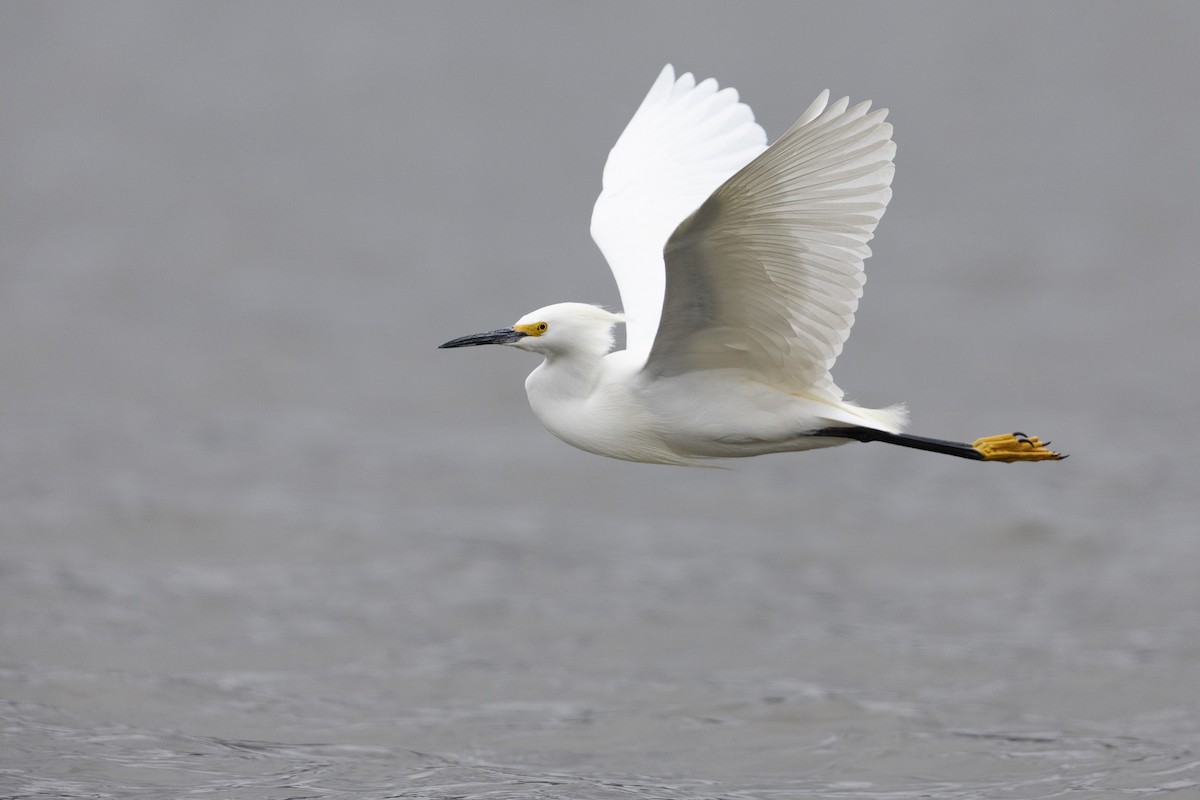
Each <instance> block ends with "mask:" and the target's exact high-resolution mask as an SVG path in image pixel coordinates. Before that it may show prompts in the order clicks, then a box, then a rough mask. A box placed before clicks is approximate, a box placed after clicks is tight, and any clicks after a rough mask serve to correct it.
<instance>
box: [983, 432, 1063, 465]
mask: <svg viewBox="0 0 1200 800" xmlns="http://www.w3.org/2000/svg"><path fill="white" fill-rule="evenodd" d="M1048 444H1050V443H1049V442H1043V441H1042V440H1041V439H1039V438H1038V437H1036V436H1026V435H1025V434H1023V433H1006V434H1004V435H1003V436H985V437H984V438H982V439H976V440H975V441H973V442H971V447H974V448H975V450H976V451H977V452H978V453H979V454H980V455H981V456H983V460H984V461H1010V462H1011V461H1061V460H1062V459H1064V458H1066V456H1064V455H1063V454H1062V453H1056V452H1054V451H1053V450H1047V449H1046V445H1048Z"/></svg>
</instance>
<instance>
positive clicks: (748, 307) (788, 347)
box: [645, 92, 896, 400]
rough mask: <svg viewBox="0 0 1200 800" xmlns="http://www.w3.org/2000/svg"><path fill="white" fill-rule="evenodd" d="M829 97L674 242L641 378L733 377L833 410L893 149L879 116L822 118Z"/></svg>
mask: <svg viewBox="0 0 1200 800" xmlns="http://www.w3.org/2000/svg"><path fill="white" fill-rule="evenodd" d="M828 97H829V93H828V92H822V93H821V96H820V97H818V98H817V100H816V101H815V102H814V103H813V104H812V105H811V106H810V107H809V109H808V110H807V111H806V112H805V113H804V115H803V116H802V117H801V118H800V120H799V121H798V122H797V123H796V124H795V125H793V126H792V128H791V130H789V131H788V132H787V133H786V134H784V135H783V137H782V138H781V139H779V141H777V142H775V143H774V144H773V145H771V147H770V148H769V149H768V150H767V151H766V152H764V153H763V154H762V155H760V156H758V157H757V158H756V159H754V161H752V162H751V163H749V164H748V165H746V167H745V168H743V169H742V170H741V171H739V172H738V173H737V174H736V175H734V176H733V177H731V178H730V179H729V180H727V181H726V182H725V183H724V184H722V185H721V187H720V188H719V189H717V190H716V191H715V192H714V193H713V195H712V196H711V197H709V198H708V200H706V201H705V203H704V204H703V205H702V206H701V207H700V208H699V209H697V210H696V212H695V213H694V214H692V215H691V216H690V217H688V218H687V220H685V221H684V222H683V223H682V224H681V225H680V226H679V228H678V229H677V230H676V231H675V232H674V233H673V234H672V235H671V237H670V241H669V242H668V243H667V247H666V252H665V256H666V295H665V301H664V306H663V313H662V321H661V323H660V324H659V328H658V334H657V337H656V338H655V340H654V346H653V349H652V350H651V352H650V356H649V358H648V360H647V362H646V367H645V368H646V370H648V371H650V372H651V373H653V374H656V375H671V374H678V373H682V372H688V371H692V370H705V369H736V370H741V371H743V372H745V373H747V374H749V375H751V376H752V377H754V378H755V379H756V380H761V381H764V382H767V383H770V384H771V385H774V386H778V387H779V388H781V389H786V390H788V391H796V392H799V391H809V392H815V393H817V394H824V395H826V396H832V397H833V398H834V399H838V400H840V399H841V397H842V392H841V390H840V389H838V387H837V386H836V385H835V384H834V383H833V380H832V379H831V378H830V376H829V369H830V368H831V367H832V366H833V362H834V361H835V360H836V359H837V357H838V354H839V353H841V351H842V345H843V343H845V341H846V338H847V337H848V336H849V335H850V326H851V325H853V324H854V312H855V310H856V309H857V307H858V299H859V297H861V296H862V287H863V283H864V281H865V280H866V278H865V275H864V274H863V259H865V258H867V257H868V256H869V255H870V254H871V250H870V248H869V247H867V241H869V240H870V239H871V237H872V232H873V231H874V230H875V226H876V224H878V222H879V218H880V217H882V216H883V212H884V209H885V208H886V207H887V203H888V200H890V199H891V195H892V190H891V188H890V187H891V182H892V174H893V173H894V171H895V167H894V166H893V164H892V157H893V156H894V154H895V152H896V145H895V143H893V142H892V139H891V135H892V126H891V125H890V124H888V123H886V122H884V117H885V116H886V114H887V111H886V110H879V111H874V112H870V113H868V109H869V107H870V103H861V104H859V105H856V106H854V107H853V108H849V109H848V108H847V106H848V105H849V101H848V100H847V99H846V98H843V99H841V100H839V101H837V102H836V103H834V104H833V105H830V106H829V107H828V108H826V103H827V101H828Z"/></svg>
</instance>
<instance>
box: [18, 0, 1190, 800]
mask: <svg viewBox="0 0 1200 800" xmlns="http://www.w3.org/2000/svg"><path fill="white" fill-rule="evenodd" d="M1197 41H1200V11H1197V8H1196V7H1195V6H1194V5H1193V4H1188V3H1153V4H1145V5H1141V4H1139V5H1133V4H1119V3H1111V4H1110V3H1058V4H1053V5H1044V4H1024V3H1009V4H1003V5H998V6H994V7H993V6H984V5H961V4H902V5H899V4H897V5H893V4H886V5H885V4H858V3H850V4H820V5H809V4H770V3H756V4H753V5H747V4H728V5H719V6H718V5H708V4H703V5H679V4H674V3H659V4H654V5H652V6H643V5H640V4H639V5H633V4H628V5H626V4H617V5H608V4H604V5H601V4H596V5H595V6H584V5H573V4H572V5H568V4H557V3H553V4H552V3H544V4H538V3H509V4H486V5H485V4H458V3H405V4H371V3H363V4H359V3H355V4H336V5H333V4H329V5H324V4H322V5H316V4H307V3H300V4H297V3H288V4H283V3H262V4H253V5H244V4H219V3H182V4H155V3H94V4H66V3H9V4H6V5H4V6H2V7H0V153H2V155H0V164H2V165H3V178H2V179H0V225H2V234H0V508H2V509H3V514H2V515H0V797H4V798H18V797H20V798H26V797H36V798H52V797H72V798H74V797H100V798H139V797H145V798H177V797H178V798H183V797H214V798H239V799H241V798H246V799H247V800H249V799H250V798H255V799H256V800H257V799H260V798H261V799H266V798H271V799H275V798H279V799H280V800H282V798H302V797H303V798H343V797H345V798H350V797H353V798H387V797H405V798H443V797H460V798H489V800H491V799H493V798H510V797H511V798H527V797H543V798H585V799H590V800H601V799H605V798H624V797H635V798H884V799H886V800H892V799H899V798H938V799H942V800H947V799H950V798H954V799H955V800H959V799H962V798H1057V797H1070V798H1073V799H1074V798H1108V797H1145V796H1164V797H1166V796H1169V797H1172V798H1175V797H1179V798H1195V797H1200V580H1197V571H1198V565H1200V533H1198V532H1197V525H1196V518H1197V515H1198V513H1200V497H1198V493H1197V489H1196V478H1195V465H1194V460H1195V459H1194V450H1195V444H1194V443H1195V442H1196V441H1197V434H1198V433H1200V431H1198V430H1197V425H1196V422H1195V419H1196V414H1195V409H1196V397H1197V395H1198V394H1200V356H1198V355H1197V352H1198V351H1197V348H1196V341H1197V333H1198V332H1200V325H1198V324H1197V321H1196V309H1195V306H1196V302H1195V300H1196V297H1197V291H1198V289H1200V279H1198V278H1197V275H1198V274H1200V273H1198V270H1197V268H1196V267H1197V264H1196V255H1195V254H1196V252H1197V248H1196V244H1197V242H1196V226H1195V220H1196V219H1197V218H1198V217H1200V213H1198V212H1200V208H1198V205H1200V201H1198V199H1197V198H1198V195H1197V193H1196V186H1197V185H1200V160H1198V159H1197V158H1196V156H1195V131H1196V130H1197V128H1198V125H1197V123H1198V122H1200V114H1198V109H1197V100H1196V98H1197V96H1200V92H1198V91H1197V90H1198V89H1200V86H1198V85H1197V84H1198V79H1197V76H1198V75H1200V69H1198V68H1197V67H1198V64H1197V56H1196V47H1195V43H1196V42H1197ZM667 61H672V62H673V63H674V64H675V65H676V66H677V67H678V68H679V69H680V70H695V71H697V72H699V73H701V74H703V75H714V76H716V77H717V78H718V79H720V80H721V81H722V82H723V83H726V84H730V85H734V86H737V87H738V88H739V89H740V90H741V93H742V96H743V97H744V98H745V99H746V100H747V101H748V102H749V103H751V104H752V105H753V107H754V108H755V109H756V111H757V113H758V116H759V119H760V121H762V122H763V124H764V125H765V127H766V128H767V131H768V133H769V134H772V135H778V134H779V133H781V132H782V131H783V130H785V129H786V126H787V125H789V124H790V123H791V122H792V121H793V119H794V117H795V116H796V115H797V114H799V113H800V112H801V111H802V110H803V109H804V108H805V107H806V106H807V104H808V102H809V101H810V100H811V98H812V97H813V96H815V95H816V93H817V92H819V91H820V90H821V89H822V88H825V87H826V86H828V87H829V88H830V89H831V90H833V92H834V94H835V95H839V94H841V93H848V94H850V95H851V96H852V97H853V98H855V99H858V98H864V97H870V98H873V99H874V100H876V101H877V102H878V103H879V104H880V105H886V106H888V107H890V108H891V109H892V114H891V116H890V119H891V120H892V122H893V123H894V124H895V126H896V139H897V142H898V144H899V152H898V155H897V169H898V171H897V177H896V182H895V191H896V194H895V199H894V201H893V203H892V205H891V208H890V209H889V211H888V214H887V216H886V217H885V218H884V220H883V222H882V224H881V225H880V227H879V230H878V232H877V238H876V240H875V241H874V242H872V247H873V249H874V251H875V256H874V257H873V258H872V259H871V260H870V261H869V262H868V265H867V266H868V273H869V275H870V282H869V284H868V286H867V293H866V297H865V299H864V301H863V304H862V306H861V308H860V314H859V321H858V323H857V325H856V328H855V334H854V336H853V337H852V338H851V340H850V342H849V344H848V346H847V349H846V352H845V354H844V355H843V357H842V358H841V360H840V361H839V363H838V368H837V372H836V374H837V377H838V382H839V383H840V384H841V385H842V386H844V387H846V388H847V390H848V392H849V394H850V395H851V396H852V397H853V398H855V399H857V400H859V401H861V402H863V403H864V404H867V405H885V404H888V403H892V402H897V401H904V402H907V403H908V404H909V406H910V408H911V410H912V416H913V430H914V432H916V433H921V434H926V435H931V436H940V437H945V438H962V439H970V438H973V437H975V436H980V435H985V434H994V433H1000V432H1005V431H1009V430H1014V429H1023V430H1028V431H1029V432H1031V433H1036V434H1038V435H1040V436H1042V437H1043V438H1051V439H1053V440H1054V441H1055V444H1056V446H1060V447H1061V448H1062V449H1064V450H1066V451H1068V452H1071V453H1072V458H1071V459H1069V460H1068V461H1065V462H1062V463H1057V464H1030V465H996V464H975V463H970V462H960V461H958V460H955V459H948V458H942V457H938V456H933V455H929V454H923V453H914V452H908V451H903V450H899V449H895V448H887V447H884V446H877V445H858V444H854V445H849V446H846V447H843V448H839V449H837V450H833V451H828V452H821V453H810V454H802V455H791V456H779V457H768V458H762V459H755V460H750V461H747V462H745V463H738V464H733V465H731V466H733V469H731V470H716V469H714V470H706V469H679V468H665V467H648V466H642V465H631V464H625V463H620V462H615V461H607V460H604V459H600V458H597V457H594V456H590V455H587V454H584V453H580V452H577V451H574V450H572V449H570V448H569V447H567V446H566V445H563V444H561V443H559V442H557V441H556V440H554V439H553V437H551V436H550V435H549V434H548V433H546V432H545V431H543V430H542V429H541V427H540V426H539V425H538V423H537V422H536V420H535V419H534V418H533V417H532V414H531V413H530V412H529V410H528V408H527V405H526V402H525V398H524V393H523V390H522V385H521V384H522V380H523V378H524V375H525V374H526V372H527V371H528V370H530V369H532V368H533V366H534V365H535V363H536V361H535V360H534V359H533V358H531V357H529V356H528V355H526V354H520V353H514V352H507V351H498V350H489V349H486V348H479V349H476V350H472V351H453V352H447V351H437V350H436V349H435V346H436V345H437V344H438V343H439V342H442V341H445V340H447V339H449V338H452V337H454V336H458V335H461V334H465V333H471V332H474V331H479V330H487V329H491V328H496V327H499V326H501V325H505V324H510V323H511V322H512V321H513V320H515V319H516V318H517V317H519V316H520V315H521V314H523V313H525V312H526V311H528V310H529V309H531V308H536V307H538V306H540V305H544V304H546V303H550V302H557V301H561V300H568V299H570V300H580V301H590V302H600V303H606V304H610V305H616V304H617V303H618V298H617V296H616V291H615V287H614V286H613V284H612V281H611V278H610V277H609V275H608V273H607V271H606V269H605V267H604V265H603V262H602V260H601V258H600V256H599V253H598V252H597V251H596V250H595V248H594V247H593V246H592V244H591V243H590V241H589V239H588V235H587V220H588V214H589V213H590V206H591V203H592V201H593V200H594V197H595V194H596V192H597V190H598V188H599V178H600V170H601V167H602V165H603V161H604V157H605V155H606V153H607V150H608V148H609V147H610V146H611V144H612V142H613V141H614V140H615V138H616V136H617V134H618V133H619V132H620V130H621V128H622V126H623V125H624V123H625V122H626V120H627V119H628V117H629V115H630V114H631V113H632V111H633V109H634V108H635V107H636V105H637V102H638V101H639V100H640V99H641V97H642V95H643V94H644V92H645V90H646V89H647V88H648V87H649V85H650V83H651V81H652V80H653V78H654V76H655V75H656V74H657V73H658V70H659V69H661V67H662V65H663V63H665V62H667Z"/></svg>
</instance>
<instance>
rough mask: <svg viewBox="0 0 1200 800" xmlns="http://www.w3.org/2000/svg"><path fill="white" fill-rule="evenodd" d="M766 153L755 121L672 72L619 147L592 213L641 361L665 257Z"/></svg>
mask: <svg viewBox="0 0 1200 800" xmlns="http://www.w3.org/2000/svg"><path fill="white" fill-rule="evenodd" d="M766 146H767V136H766V133H764V132H763V129H762V128H761V127H760V126H759V125H758V124H757V123H756V122H755V121H754V112H752V111H751V110H750V107H749V106H747V105H745V104H744V103H740V102H738V95H737V91H735V90H734V89H729V88H727V89H721V90H718V88H717V82H716V81H715V80H713V79H711V78H709V79H708V80H705V81H701V82H700V83H698V84H697V83H696V81H695V79H694V78H693V77H692V75H691V73H685V74H684V75H682V76H680V78H679V79H678V80H676V79H675V70H674V69H673V68H672V67H671V65H670V64H668V65H667V66H666V67H664V68H663V71H662V72H661V73H660V74H659V76H658V79H657V80H656V81H655V82H654V85H653V86H652V87H650V92H649V93H648V94H647V95H646V99H645V100H643V101H642V104H641V106H639V107H638V110H637V112H636V113H634V115H633V119H631V120H630V121H629V125H627V126H626V128H625V131H624V132H623V133H622V134H621V136H620V138H618V139H617V143H616V144H615V145H614V146H613V149H612V151H611V152H610V153H609V155H608V162H607V163H606V164H605V165H604V184H603V189H602V191H601V192H600V197H599V198H598V199H597V200H596V205H595V208H594V209H593V211H592V238H593V239H595V240H596V244H597V245H599V246H600V251H601V252H602V253H604V257H605V259H606V260H607V261H608V265H609V267H610V268H611V269H612V271H613V276H614V277H615V278H616V279H617V288H618V289H619V290H620V292H621V304H622V305H623V306H624V310H625V316H626V318H627V319H626V328H625V333H626V348H627V349H628V350H629V351H630V352H631V353H636V354H637V356H638V357H639V358H645V357H646V355H647V354H648V353H649V352H650V346H651V344H652V343H653V341H654V335H655V332H656V331H657V330H658V318H659V314H660V313H661V311H662V304H663V286H664V266H663V247H664V245H666V242H667V238H668V237H669V236H670V235H671V232H672V231H673V230H675V228H676V227H677V226H678V225H679V223H680V222H682V221H683V219H684V218H685V217H687V215H688V214H690V213H692V212H693V211H695V210H696V209H697V208H699V206H700V204H701V203H703V202H704V200H705V198H707V197H708V196H709V195H710V194H712V192H713V190H715V189H716V188H717V187H718V186H720V185H721V184H722V183H723V182H724V181H725V179H726V178H728V177H729V176H730V175H732V174H734V173H735V172H737V171H738V170H739V169H741V168H742V167H744V166H745V165H746V164H748V163H749V162H750V161H751V160H752V159H753V158H754V157H755V156H757V155H758V154H759V153H761V152H762V151H763V150H764V149H766Z"/></svg>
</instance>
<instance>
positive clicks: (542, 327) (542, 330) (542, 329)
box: [533, 322, 550, 333]
mask: <svg viewBox="0 0 1200 800" xmlns="http://www.w3.org/2000/svg"><path fill="white" fill-rule="evenodd" d="M549 328H550V326H549V325H547V324H546V323H544V322H539V323H538V324H537V325H534V326H533V329H534V330H535V331H537V332H538V333H545V332H546V331H547V330H548V329H549Z"/></svg>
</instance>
